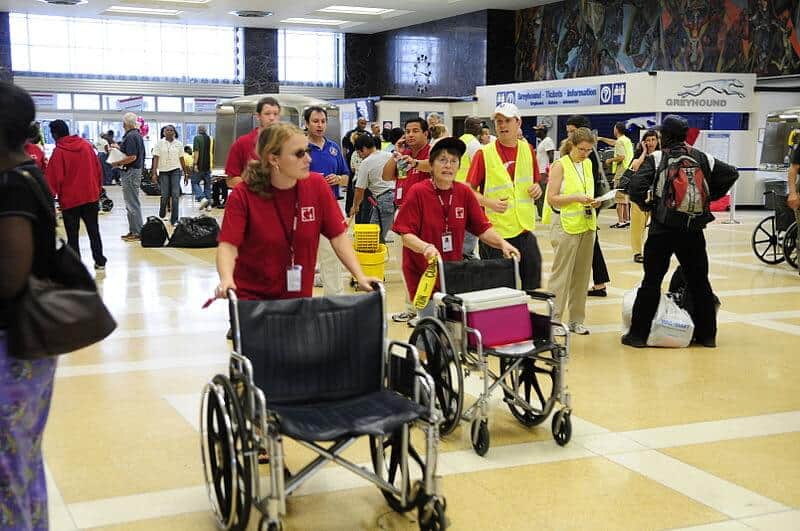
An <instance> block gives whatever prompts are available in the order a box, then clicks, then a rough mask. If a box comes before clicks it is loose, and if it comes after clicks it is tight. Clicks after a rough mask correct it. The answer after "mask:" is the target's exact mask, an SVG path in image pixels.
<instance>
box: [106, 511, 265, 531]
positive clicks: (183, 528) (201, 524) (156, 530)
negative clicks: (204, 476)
mask: <svg viewBox="0 0 800 531" xmlns="http://www.w3.org/2000/svg"><path fill="white" fill-rule="evenodd" d="M257 524H258V521H257V520H256V522H255V524H253V525H252V529H256V525H257ZM202 529H208V530H212V529H216V526H215V525H214V516H213V515H212V514H211V510H210V509H209V510H208V511H207V512H202V513H187V514H181V515H178V516H170V517H167V518H154V519H152V520H141V521H139V522H128V523H125V524H119V525H111V526H104V527H92V528H91V531H198V530H202Z"/></svg>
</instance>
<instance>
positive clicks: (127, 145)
mask: <svg viewBox="0 0 800 531" xmlns="http://www.w3.org/2000/svg"><path fill="white" fill-rule="evenodd" d="M122 126H123V127H124V128H125V136H123V137H122V143H121V144H120V145H119V150H120V151H122V153H123V154H124V155H125V158H124V159H122V160H120V161H117V162H115V163H114V164H112V166H115V167H118V168H120V169H121V170H122V171H121V173H120V182H121V184H122V198H123V199H124V200H125V209H126V210H127V212H128V234H125V235H124V236H122V239H123V240H125V241H126V242H134V241H138V240H139V235H140V234H141V232H142V205H141V203H140V202H139V185H140V184H141V183H142V168H143V167H144V158H145V155H146V152H145V149H144V140H142V135H141V134H140V133H139V124H138V122H137V116H136V115H135V114H134V113H132V112H129V113H125V115H124V116H123V117H122Z"/></svg>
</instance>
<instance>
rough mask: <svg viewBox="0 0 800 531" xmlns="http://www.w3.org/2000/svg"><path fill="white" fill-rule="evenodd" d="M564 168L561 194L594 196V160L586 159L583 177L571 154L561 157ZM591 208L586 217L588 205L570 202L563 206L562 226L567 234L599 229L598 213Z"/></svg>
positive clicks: (583, 164)
mask: <svg viewBox="0 0 800 531" xmlns="http://www.w3.org/2000/svg"><path fill="white" fill-rule="evenodd" d="M559 161H560V162H561V167H562V168H563V169H564V191H563V192H562V194H561V195H573V194H582V195H587V196H589V197H594V178H593V177H592V161H590V160H589V159H586V160H584V161H583V162H582V163H581V165H582V166H583V178H581V176H580V175H579V174H578V170H577V168H576V167H575V163H574V162H572V159H570V158H569V155H567V156H564V157H561V158H560V159H559ZM590 210H591V217H586V207H585V205H582V204H580V203H570V204H568V205H564V206H562V207H561V227H562V228H563V229H564V232H566V233H567V234H581V233H583V232H586V231H590V230H596V229H597V214H596V213H595V211H594V209H593V208H592V209H590Z"/></svg>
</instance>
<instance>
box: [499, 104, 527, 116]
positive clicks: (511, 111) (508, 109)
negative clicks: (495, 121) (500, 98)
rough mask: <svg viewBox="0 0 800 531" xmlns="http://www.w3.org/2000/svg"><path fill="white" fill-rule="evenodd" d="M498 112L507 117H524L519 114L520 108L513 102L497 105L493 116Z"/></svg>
mask: <svg viewBox="0 0 800 531" xmlns="http://www.w3.org/2000/svg"><path fill="white" fill-rule="evenodd" d="M498 114H502V115H503V116H505V117H506V118H520V119H521V118H522V116H520V115H519V109H518V108H517V106H516V105H514V104H513V103H501V104H500V105H498V106H497V107H495V108H494V113H492V118H494V117H495V116H497V115H498Z"/></svg>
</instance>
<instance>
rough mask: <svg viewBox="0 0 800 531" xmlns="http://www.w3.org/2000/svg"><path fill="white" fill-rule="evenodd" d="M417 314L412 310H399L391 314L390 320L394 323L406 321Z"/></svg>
mask: <svg viewBox="0 0 800 531" xmlns="http://www.w3.org/2000/svg"><path fill="white" fill-rule="evenodd" d="M416 316H417V314H415V313H412V312H400V313H395V314H392V321H394V322H395V323H407V322H408V321H409V320H410V319H413V318H414V317H416Z"/></svg>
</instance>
